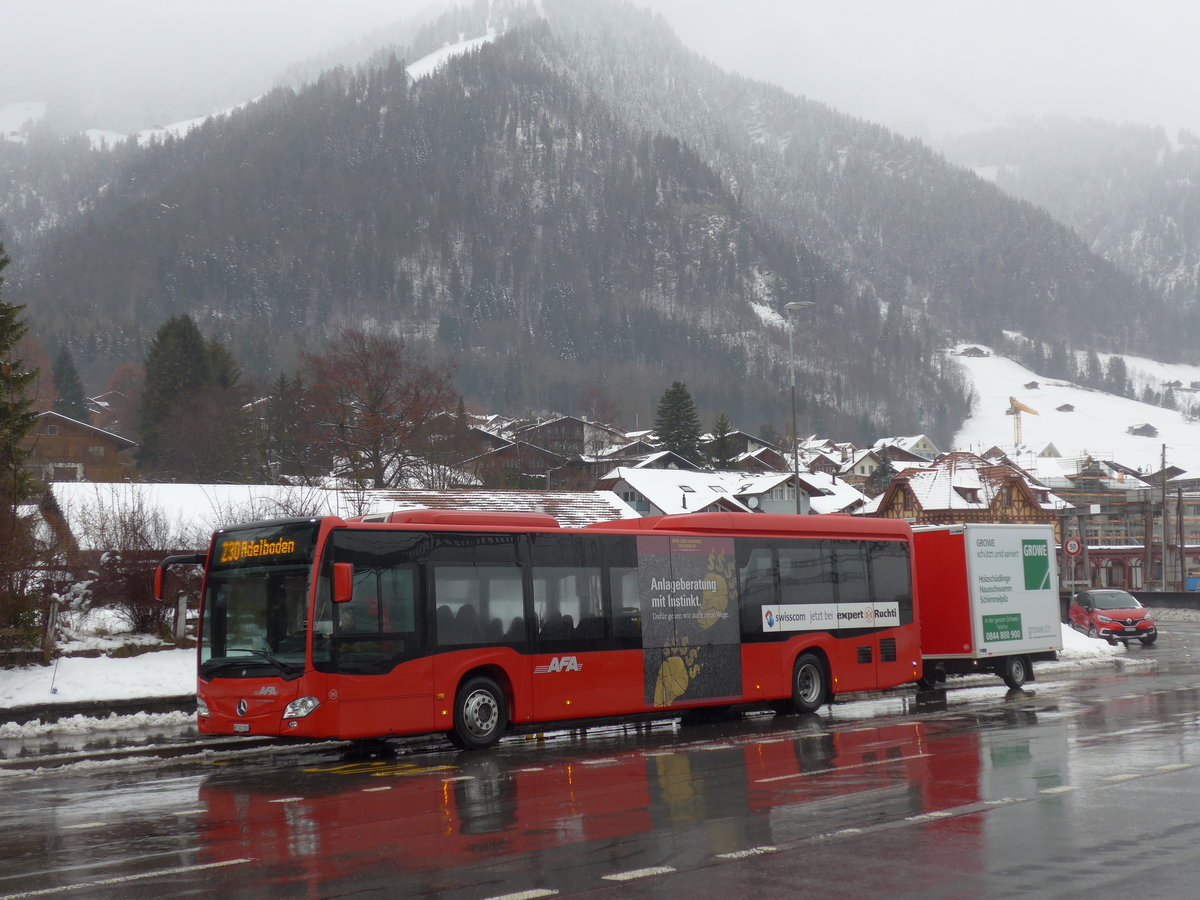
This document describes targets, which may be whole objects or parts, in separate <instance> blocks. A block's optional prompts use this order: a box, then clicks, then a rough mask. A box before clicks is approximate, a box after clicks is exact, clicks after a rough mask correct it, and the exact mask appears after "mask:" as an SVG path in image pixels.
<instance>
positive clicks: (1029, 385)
mask: <svg viewBox="0 0 1200 900" xmlns="http://www.w3.org/2000/svg"><path fill="white" fill-rule="evenodd" d="M1024 387H1025V390H1027V391H1036V390H1037V389H1038V388H1039V387H1040V385H1039V384H1038V383H1037V382H1036V381H1027V382H1025V385H1024Z"/></svg>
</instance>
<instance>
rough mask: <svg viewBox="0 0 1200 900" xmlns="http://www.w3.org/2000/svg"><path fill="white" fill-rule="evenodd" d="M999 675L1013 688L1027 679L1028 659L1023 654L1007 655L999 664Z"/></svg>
mask: <svg viewBox="0 0 1200 900" xmlns="http://www.w3.org/2000/svg"><path fill="white" fill-rule="evenodd" d="M1000 677H1001V678H1003V679H1004V683H1005V684H1007V685H1008V686H1009V687H1010V688H1013V689H1014V690H1015V689H1016V688H1019V687H1020V686H1021V685H1023V684H1024V683H1025V682H1026V681H1028V680H1029V660H1028V659H1027V658H1026V657H1024V656H1009V657H1006V658H1005V660H1004V662H1003V663H1001V665H1000Z"/></svg>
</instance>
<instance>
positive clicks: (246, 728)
mask: <svg viewBox="0 0 1200 900" xmlns="http://www.w3.org/2000/svg"><path fill="white" fill-rule="evenodd" d="M233 733H234V734H249V733H250V723H249V722H234V723H233Z"/></svg>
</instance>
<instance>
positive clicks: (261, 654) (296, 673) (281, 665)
mask: <svg viewBox="0 0 1200 900" xmlns="http://www.w3.org/2000/svg"><path fill="white" fill-rule="evenodd" d="M230 653H249V654H250V655H251V656H253V657H256V658H255V659H249V660H247V659H242V658H240V657H231V656H229V654H230ZM259 659H262V660H264V661H265V662H266V663H268V664H269V665H271V666H273V667H274V668H275V670H276V671H277V672H278V673H279V674H280V675H282V676H283V677H284V678H285V679H287V680H291V679H292V678H298V677H300V675H302V674H303V672H304V667H303V666H300V667H299V668H296V667H293V666H289V665H288V664H287V663H285V662H280V661H279V660H277V659H276V658H275V657H273V656H272V655H271V654H270V653H267V652H266V651H265V650H251V649H250V648H249V647H230V648H228V649H227V650H226V651H225V656H224V657H222V658H220V659H219V660H212V659H209V660H205V661H204V663H202V664H201V666H200V668H201V670H202V671H204V672H205V673H207V674H209V675H215V674H216V673H217V672H219V671H221V670H222V669H228V668H231V667H233V668H236V667H238V666H244V665H246V664H247V663H255V662H258V660H259Z"/></svg>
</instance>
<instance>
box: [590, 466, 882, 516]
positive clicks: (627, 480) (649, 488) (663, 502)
mask: <svg viewBox="0 0 1200 900" xmlns="http://www.w3.org/2000/svg"><path fill="white" fill-rule="evenodd" d="M797 484H799V488H800V512H801V514H802V515H806V514H810V513H812V514H822V513H834V512H842V513H849V512H856V511H857V510H859V509H861V508H862V506H863V504H865V503H866V500H867V498H866V497H865V496H864V495H863V494H862V493H861V492H860V491H858V490H856V489H855V488H853V487H851V486H850V485H848V484H846V483H845V482H843V481H839V480H838V479H837V478H834V477H833V476H830V475H826V474H824V473H820V472H807V471H802V472H801V473H800V477H799V481H798V482H797V479H796V476H795V473H792V472H762V473H752V472H731V471H723V472H703V471H687V470H670V469H635V468H617V469H614V470H612V471H611V472H609V473H608V474H607V475H606V476H605V477H604V478H602V479H601V480H600V482H599V483H598V484H597V485H596V488H597V490H611V491H613V492H614V493H615V494H616V495H617V496H618V497H620V498H621V500H622V501H623V502H625V503H627V504H629V506H631V507H633V509H635V510H636V511H637V512H638V514H639V515H642V516H660V515H676V514H679V513H689V512H691V513H694V512H720V511H725V512H751V513H760V512H770V513H783V514H795V512H796V486H797Z"/></svg>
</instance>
